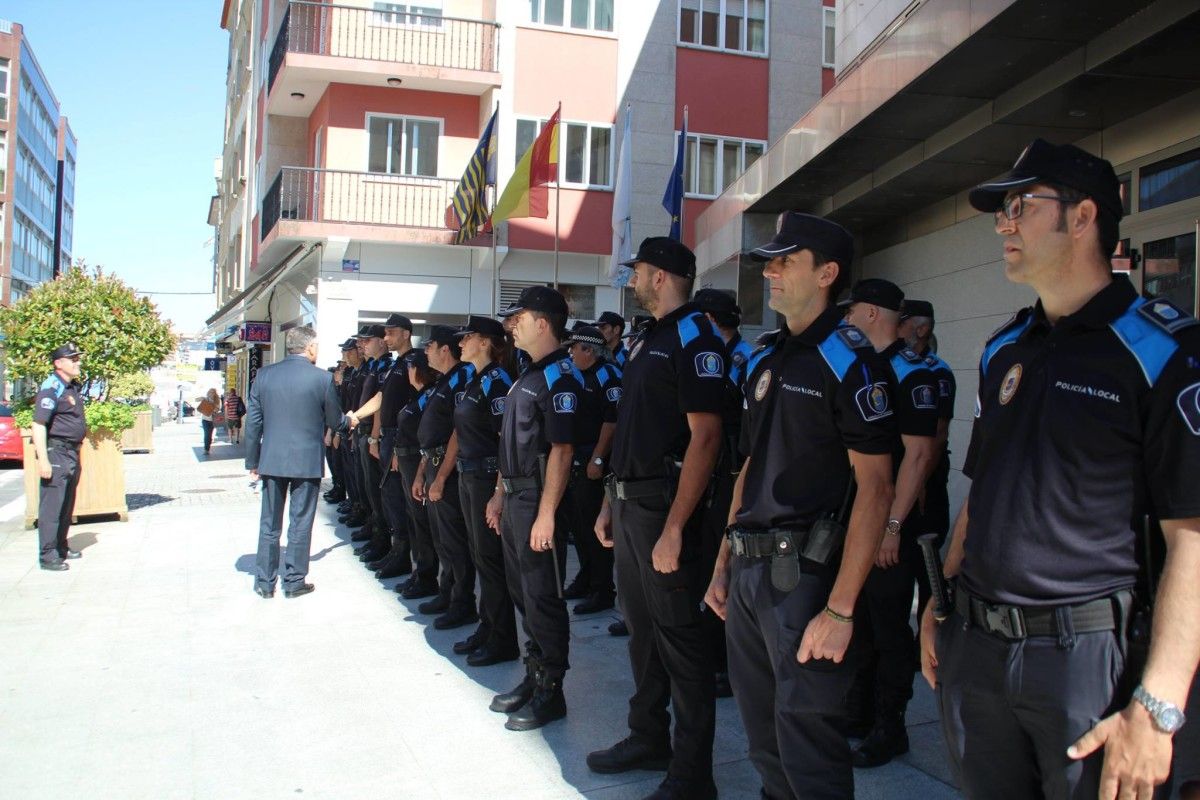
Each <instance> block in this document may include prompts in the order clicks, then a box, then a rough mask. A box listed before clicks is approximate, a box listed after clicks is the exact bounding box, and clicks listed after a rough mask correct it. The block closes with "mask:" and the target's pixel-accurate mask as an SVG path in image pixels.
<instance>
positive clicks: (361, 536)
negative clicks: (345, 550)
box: [346, 520, 375, 553]
mask: <svg viewBox="0 0 1200 800" xmlns="http://www.w3.org/2000/svg"><path fill="white" fill-rule="evenodd" d="M360 525H361V526H362V527H359V526H360ZM346 527H347V528H358V530H356V531H354V533H352V534H350V541H352V542H369V541H371V537H372V536H374V535H375V534H374V532H373V531H372V530H371V528H370V526H368V525H366V524H364V521H363V520H360V521H359V522H357V523H349V522H347V523H346ZM361 552H362V550H361V549H359V550H356V551H355V553H361Z"/></svg>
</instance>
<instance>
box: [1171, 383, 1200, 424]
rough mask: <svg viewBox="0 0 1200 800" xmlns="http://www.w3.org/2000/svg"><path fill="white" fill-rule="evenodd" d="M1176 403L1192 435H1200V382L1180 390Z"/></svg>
mask: <svg viewBox="0 0 1200 800" xmlns="http://www.w3.org/2000/svg"><path fill="white" fill-rule="evenodd" d="M1175 405H1176V406H1177V407H1178V408H1179V413H1180V414H1182V415H1183V421H1184V422H1185V423H1187V426H1188V429H1189V430H1190V431H1191V432H1192V435H1193V436H1200V383H1193V384H1192V385H1191V386H1189V387H1187V388H1186V389H1184V390H1183V391H1182V392H1180V393H1179V397H1177V398H1176V399H1175Z"/></svg>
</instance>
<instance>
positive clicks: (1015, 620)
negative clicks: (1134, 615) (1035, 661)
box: [954, 587, 1120, 641]
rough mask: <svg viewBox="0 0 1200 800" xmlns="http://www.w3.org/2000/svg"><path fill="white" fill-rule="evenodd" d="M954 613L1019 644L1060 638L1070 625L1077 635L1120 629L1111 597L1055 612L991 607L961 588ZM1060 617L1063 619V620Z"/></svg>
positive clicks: (1019, 607)
mask: <svg viewBox="0 0 1200 800" xmlns="http://www.w3.org/2000/svg"><path fill="white" fill-rule="evenodd" d="M954 606H955V610H957V611H958V613H959V615H961V616H962V618H963V619H965V620H967V621H968V622H969V623H970V624H971V625H976V626H978V627H980V628H982V629H983V630H984V632H985V633H990V634H992V635H993V636H998V637H1000V638H1002V639H1008V640H1010V641H1020V640H1021V639H1025V638H1028V637H1030V636H1058V635H1060V634H1062V633H1067V631H1065V630H1064V629H1063V628H1064V625H1063V624H1062V623H1063V622H1064V621H1069V622H1070V625H1071V630H1072V631H1074V632H1075V633H1096V632H1098V631H1112V630H1116V629H1117V619H1118V615H1119V613H1120V612H1119V610H1118V608H1117V602H1116V600H1115V599H1114V598H1113V597H1112V596H1109V597H1101V598H1100V599H1099V600H1092V601H1091V602H1088V603H1081V604H1079V605H1075V606H1058V607H1055V608H1024V607H1022V606H1010V605H1004V604H1002V603H989V602H987V601H985V600H981V599H979V598H978V597H974V596H973V595H971V594H969V593H967V592H965V591H963V590H962V588H961V587H960V588H959V590H958V591H957V592H956V593H955V597H954ZM1060 617H1061V618H1062V619H1060Z"/></svg>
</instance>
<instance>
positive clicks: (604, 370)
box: [596, 364, 621, 386]
mask: <svg viewBox="0 0 1200 800" xmlns="http://www.w3.org/2000/svg"><path fill="white" fill-rule="evenodd" d="M620 379H621V370H620V369H618V368H617V365H616V364H601V365H600V368H599V369H597V370H596V380H598V381H599V382H600V385H601V386H608V384H610V383H612V382H613V381H616V380H620Z"/></svg>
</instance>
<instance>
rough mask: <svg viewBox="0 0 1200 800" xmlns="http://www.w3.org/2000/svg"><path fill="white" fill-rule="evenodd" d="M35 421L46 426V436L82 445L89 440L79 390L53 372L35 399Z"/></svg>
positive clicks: (72, 383)
mask: <svg viewBox="0 0 1200 800" xmlns="http://www.w3.org/2000/svg"><path fill="white" fill-rule="evenodd" d="M33 421H34V422H36V423H38V424H39V425H45V426H46V435H47V436H53V437H54V438H56V439H68V440H70V441H72V442H82V441H83V437H85V436H87V422H86V421H85V420H84V416H83V397H82V395H80V394H79V387H78V386H77V385H76V384H75V383H74V382H71V383H68V382H67V381H64V380H63V379H62V378H61V377H59V374H58V373H57V372H52V373H51V374H50V377H48V378H46V380H44V381H42V385H41V387H40V388H39V389H38V393H37V395H35V396H34V398H33Z"/></svg>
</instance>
